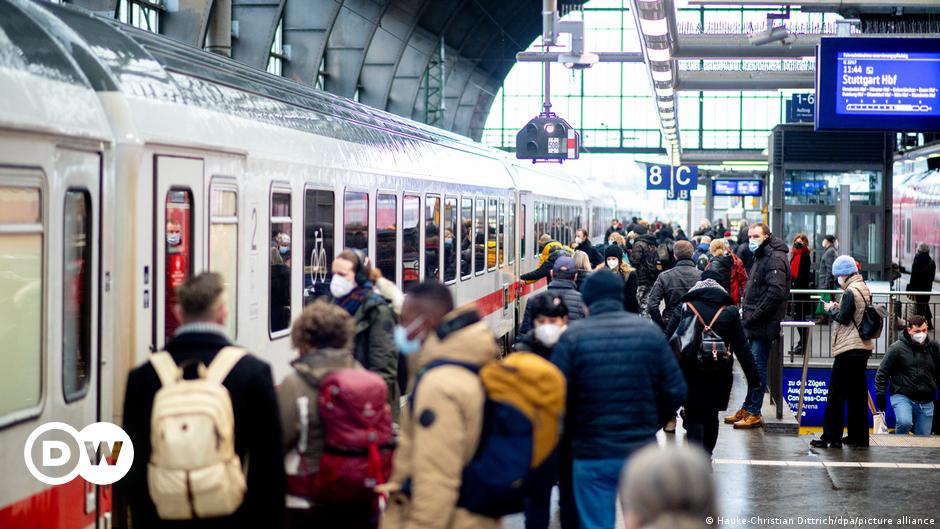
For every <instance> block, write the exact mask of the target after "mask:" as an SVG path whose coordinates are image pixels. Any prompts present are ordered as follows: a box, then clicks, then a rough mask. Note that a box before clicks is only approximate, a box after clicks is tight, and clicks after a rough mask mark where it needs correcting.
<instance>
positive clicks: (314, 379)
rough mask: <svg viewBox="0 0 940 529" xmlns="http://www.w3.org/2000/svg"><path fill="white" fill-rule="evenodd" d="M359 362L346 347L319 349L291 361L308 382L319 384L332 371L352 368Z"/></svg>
mask: <svg viewBox="0 0 940 529" xmlns="http://www.w3.org/2000/svg"><path fill="white" fill-rule="evenodd" d="M358 365H359V364H358V362H356V361H355V360H354V359H353V356H352V353H351V352H350V351H348V350H346V349H317V350H314V351H312V352H309V353H307V354H305V355H303V356H301V357H300V358H297V359H296V360H294V361H293V362H291V366H292V367H293V368H294V369H295V370H296V371H297V374H298V375H300V376H301V377H302V378H303V379H304V380H305V381H307V383H308V384H311V385H314V386H316V385H319V384H320V380H322V379H323V377H325V376H326V375H327V373H330V372H332V371H336V370H339V369H352V368H355V367H357V366H358Z"/></svg>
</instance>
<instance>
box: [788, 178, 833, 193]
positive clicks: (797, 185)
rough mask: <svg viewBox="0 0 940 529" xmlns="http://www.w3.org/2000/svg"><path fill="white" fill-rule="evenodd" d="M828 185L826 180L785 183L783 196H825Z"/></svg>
mask: <svg viewBox="0 0 940 529" xmlns="http://www.w3.org/2000/svg"><path fill="white" fill-rule="evenodd" d="M827 185H828V184H827V183H826V182H825V181H824V180H809V181H807V180H799V181H797V182H794V181H793V180H784V181H783V194H785V195H790V196H794V195H795V196H815V195H819V194H825V193H826V191H827Z"/></svg>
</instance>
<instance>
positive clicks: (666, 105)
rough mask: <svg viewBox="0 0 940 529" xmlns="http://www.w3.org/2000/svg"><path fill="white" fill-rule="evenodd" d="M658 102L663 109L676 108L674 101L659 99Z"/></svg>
mask: <svg viewBox="0 0 940 529" xmlns="http://www.w3.org/2000/svg"><path fill="white" fill-rule="evenodd" d="M656 104H657V105H658V106H659V108H660V109H662V110H665V109H671V108H676V104H675V102H673V101H657V103H656Z"/></svg>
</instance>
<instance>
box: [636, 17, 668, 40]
mask: <svg viewBox="0 0 940 529" xmlns="http://www.w3.org/2000/svg"><path fill="white" fill-rule="evenodd" d="M640 28H641V29H642V30H643V34H644V35H646V36H647V37H665V36H666V35H667V34H668V33H669V25H668V24H666V19H665V18H657V19H653V20H649V19H646V18H641V19H640Z"/></svg>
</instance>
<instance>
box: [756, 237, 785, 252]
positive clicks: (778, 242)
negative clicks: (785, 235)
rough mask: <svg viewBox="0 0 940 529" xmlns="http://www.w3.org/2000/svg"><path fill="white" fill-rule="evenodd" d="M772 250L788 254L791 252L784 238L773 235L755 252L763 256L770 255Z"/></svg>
mask: <svg viewBox="0 0 940 529" xmlns="http://www.w3.org/2000/svg"><path fill="white" fill-rule="evenodd" d="M771 252H783V253H784V255H786V254H787V253H789V252H790V248H789V247H788V246H787V243H785V242H783V239H781V238H779V237H774V236H773V235H771V236H770V237H768V238H767V240H766V241H764V244H762V245H760V248H758V249H757V251H756V252H754V256H755V257H763V256H765V255H770V254H771Z"/></svg>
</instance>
